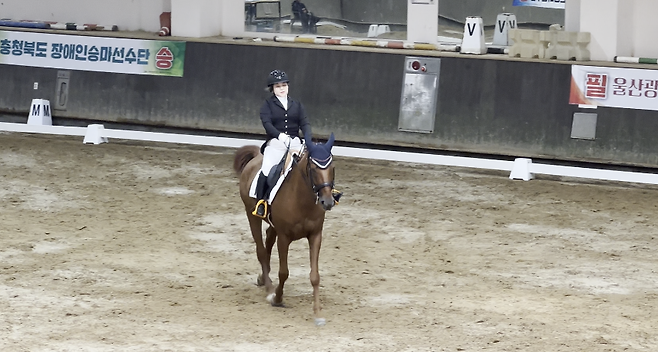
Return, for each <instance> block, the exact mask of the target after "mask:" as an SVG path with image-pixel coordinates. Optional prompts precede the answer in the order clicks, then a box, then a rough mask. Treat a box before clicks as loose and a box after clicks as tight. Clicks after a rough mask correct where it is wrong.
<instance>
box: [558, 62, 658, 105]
mask: <svg viewBox="0 0 658 352" xmlns="http://www.w3.org/2000/svg"><path fill="white" fill-rule="evenodd" d="M569 104H584V105H597V106H609V107H616V108H628V109H641V110H658V70H639V69H630V68H615V67H595V66H576V65H573V66H571V94H570V96H569Z"/></svg>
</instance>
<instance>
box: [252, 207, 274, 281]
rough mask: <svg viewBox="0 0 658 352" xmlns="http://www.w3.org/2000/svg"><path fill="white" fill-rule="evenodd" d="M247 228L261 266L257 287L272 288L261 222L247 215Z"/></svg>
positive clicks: (268, 258) (268, 259)
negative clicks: (249, 230) (254, 244)
mask: <svg viewBox="0 0 658 352" xmlns="http://www.w3.org/2000/svg"><path fill="white" fill-rule="evenodd" d="M247 217H248V218H249V228H250V229H251V236H252V237H253V238H254V242H255V243H256V256H257V257H258V262H259V263H260V266H261V274H260V275H258V281H257V282H256V283H257V284H258V286H263V285H265V287H266V289H269V288H270V287H272V280H270V256H269V255H268V252H267V250H266V249H265V245H264V244H263V232H262V230H263V228H262V223H263V221H262V220H261V219H259V218H257V217H255V216H252V215H251V214H249V215H248V216H247Z"/></svg>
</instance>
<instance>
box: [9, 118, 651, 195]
mask: <svg viewBox="0 0 658 352" xmlns="http://www.w3.org/2000/svg"><path fill="white" fill-rule="evenodd" d="M0 131H10V132H25V133H49V134H60V135H72V136H85V139H84V143H85V144H101V143H108V142H109V138H117V139H128V140H140V141H149V142H165V143H180V144H194V145H207V146H216V147H227V148H239V147H242V146H245V145H260V144H261V143H262V142H263V141H262V140H250V139H239V138H225V137H213V136H196V135H185V134H177V133H159V132H145V131H130V130H115V129H105V128H104V127H103V125H98V124H93V125H89V126H87V127H67V126H46V125H27V124H20V123H7V122H0ZM332 152H333V154H334V155H336V156H346V157H352V158H365V159H376V160H388V161H399V162H410V163H419V164H430V165H443V166H456V167H469V168H477V169H488V170H499V171H510V175H509V178H510V179H512V180H525V181H529V180H531V179H533V178H534V175H535V174H545V175H555V176H566V177H577V178H588V179H598V180H607V181H620V182H633V183H645V184H658V174H652V173H640V172H627V171H615V170H603V169H593V168H582V167H573V166H558V165H548V164H534V163H532V160H531V159H527V158H517V159H515V160H514V161H508V160H496V159H481V158H468V157H459V156H447V155H434V154H424V153H409V152H395V151H389V150H374V149H363V148H350V147H340V146H335V147H334V148H333V149H332Z"/></svg>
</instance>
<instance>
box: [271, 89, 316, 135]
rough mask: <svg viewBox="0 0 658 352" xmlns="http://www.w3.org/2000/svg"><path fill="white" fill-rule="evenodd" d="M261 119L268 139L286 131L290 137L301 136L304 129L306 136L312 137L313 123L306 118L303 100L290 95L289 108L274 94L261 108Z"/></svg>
mask: <svg viewBox="0 0 658 352" xmlns="http://www.w3.org/2000/svg"><path fill="white" fill-rule="evenodd" d="M260 120H261V121H262V122H263V127H265V132H267V137H268V140H270V139H272V138H277V137H279V133H282V132H283V133H285V134H287V135H289V136H290V137H299V130H300V129H301V130H302V133H304V137H305V138H311V136H312V134H311V125H310V124H309V123H308V119H307V118H306V111H305V110H304V105H302V103H301V102H299V101H297V100H294V99H292V98H290V97H288V110H287V111H286V110H285V109H284V108H283V105H281V102H280V101H279V99H278V98H277V97H276V96H275V95H274V94H272V96H271V97H270V98H269V99H266V100H265V102H264V103H263V106H262V107H261V108H260Z"/></svg>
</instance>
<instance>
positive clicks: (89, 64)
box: [0, 31, 186, 77]
mask: <svg viewBox="0 0 658 352" xmlns="http://www.w3.org/2000/svg"><path fill="white" fill-rule="evenodd" d="M185 44H186V43H185V42H177V41H161V40H140V39H124V38H109V37H91V36H77V35H60V34H48V33H33V32H13V31H0V64H5V65H20V66H32V67H48V68H58V69H69V70H81V71H97V72H113V73H125V74H135V75H157V76H173V77H183V68H184V66H185Z"/></svg>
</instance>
